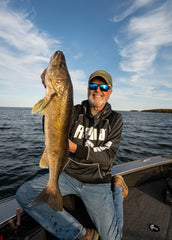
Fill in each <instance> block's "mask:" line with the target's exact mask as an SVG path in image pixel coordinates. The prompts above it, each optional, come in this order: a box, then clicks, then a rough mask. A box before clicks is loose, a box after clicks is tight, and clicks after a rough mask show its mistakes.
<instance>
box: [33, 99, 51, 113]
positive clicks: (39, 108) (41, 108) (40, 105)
mask: <svg viewBox="0 0 172 240" xmlns="http://www.w3.org/2000/svg"><path fill="white" fill-rule="evenodd" d="M47 105H48V101H47V99H46V97H45V98H43V99H41V100H39V101H38V102H37V103H36V104H35V105H34V107H33V108H32V114H34V113H37V112H39V115H45V112H46V107H47Z"/></svg>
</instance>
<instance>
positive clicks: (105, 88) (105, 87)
mask: <svg viewBox="0 0 172 240" xmlns="http://www.w3.org/2000/svg"><path fill="white" fill-rule="evenodd" d="M98 86H99V88H100V90H101V91H102V92H107V91H108V90H109V89H110V87H109V86H108V85H106V84H97V83H90V84H89V89H90V90H97V88H98Z"/></svg>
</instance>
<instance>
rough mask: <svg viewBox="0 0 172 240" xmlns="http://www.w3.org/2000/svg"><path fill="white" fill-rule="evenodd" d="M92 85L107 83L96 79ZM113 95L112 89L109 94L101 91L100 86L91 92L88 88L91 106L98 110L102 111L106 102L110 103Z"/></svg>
mask: <svg viewBox="0 0 172 240" xmlns="http://www.w3.org/2000/svg"><path fill="white" fill-rule="evenodd" d="M91 83H97V84H106V82H105V81H104V80H103V79H102V80H101V79H100V78H94V79H93V80H92V81H91ZM106 85H107V84H106ZM111 93H112V89H111V88H110V89H109V90H108V91H107V92H104V91H101V90H100V87H99V86H98V88H97V89H96V90H90V89H89V88H88V100H89V103H90V105H91V106H92V107H95V108H97V110H102V109H103V108H104V106H105V104H106V102H107V101H108V99H109V97H110V95H111Z"/></svg>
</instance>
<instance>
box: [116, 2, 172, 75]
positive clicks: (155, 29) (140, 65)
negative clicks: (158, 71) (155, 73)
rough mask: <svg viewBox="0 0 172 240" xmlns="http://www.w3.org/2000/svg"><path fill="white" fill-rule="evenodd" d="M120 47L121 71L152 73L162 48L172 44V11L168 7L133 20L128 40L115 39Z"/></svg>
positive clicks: (128, 31) (128, 30)
mask: <svg viewBox="0 0 172 240" xmlns="http://www.w3.org/2000/svg"><path fill="white" fill-rule="evenodd" d="M114 40H115V42H116V43H118V44H119V46H120V55H121V56H122V61H121V63H120V66H121V69H122V70H123V71H127V72H137V73H144V72H145V71H150V68H151V66H152V63H153V62H154V60H155V59H156V57H157V54H158V50H159V48H161V47H162V46H168V45H171V44H172V11H171V9H168V5H167V4H164V5H163V6H162V7H160V8H158V9H156V10H154V11H151V12H149V13H146V14H144V15H142V16H140V17H134V18H131V20H130V22H129V25H128V29H126V40H125V41H124V40H121V41H120V40H119V39H118V40H117V39H116V38H115V39H114Z"/></svg>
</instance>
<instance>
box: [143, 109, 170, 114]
mask: <svg viewBox="0 0 172 240" xmlns="http://www.w3.org/2000/svg"><path fill="white" fill-rule="evenodd" d="M141 112H157V113H172V109H162V108H160V109H149V110H142V111H141Z"/></svg>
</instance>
